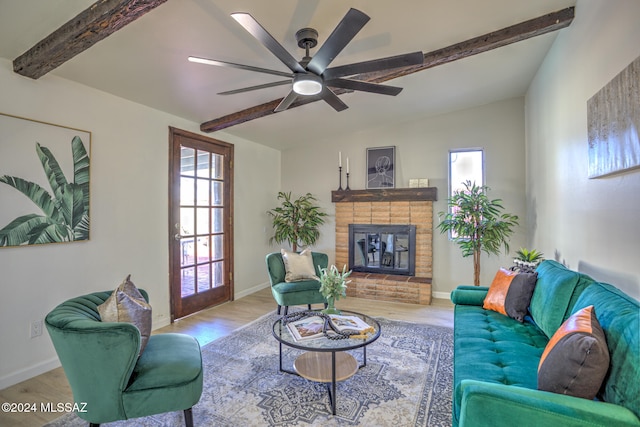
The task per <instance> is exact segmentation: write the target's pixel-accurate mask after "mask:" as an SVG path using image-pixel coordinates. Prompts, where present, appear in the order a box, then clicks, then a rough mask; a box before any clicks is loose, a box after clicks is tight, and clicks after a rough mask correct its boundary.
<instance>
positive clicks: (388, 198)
mask: <svg viewBox="0 0 640 427" xmlns="http://www.w3.org/2000/svg"><path fill="white" fill-rule="evenodd" d="M419 200H422V201H429V202H435V201H436V200H438V188H437V187H421V188H384V189H376V190H349V191H345V190H341V191H332V192H331V201H332V202H333V203H340V202H403V201H419Z"/></svg>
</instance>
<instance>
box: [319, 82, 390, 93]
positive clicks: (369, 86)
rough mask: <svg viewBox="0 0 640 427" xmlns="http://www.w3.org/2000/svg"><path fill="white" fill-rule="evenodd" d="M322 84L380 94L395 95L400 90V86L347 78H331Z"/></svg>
mask: <svg viewBox="0 0 640 427" xmlns="http://www.w3.org/2000/svg"><path fill="white" fill-rule="evenodd" d="M324 84H326V85H327V86H331V87H339V88H341V89H350V90H359V91H363V92H371V93H378V94H380V95H391V96H396V95H397V94H399V93H400V92H402V88H401V87H397V86H387V85H379V84H376V83H368V82H363V81H360V80H349V79H333V80H325V82H324Z"/></svg>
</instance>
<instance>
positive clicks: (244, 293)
mask: <svg viewBox="0 0 640 427" xmlns="http://www.w3.org/2000/svg"><path fill="white" fill-rule="evenodd" d="M269 286H271V283H269V282H264V283H260V284H258V285H255V286H252V287H251V288H249V289H245V290H244V291H241V292H236V293H235V294H234V296H233V298H234V299H240V298H242V297H246V296H247V295H251V294H252V293H254V292H258V291H260V290H262V289H264V288H268V287H269ZM274 303H275V301H274Z"/></svg>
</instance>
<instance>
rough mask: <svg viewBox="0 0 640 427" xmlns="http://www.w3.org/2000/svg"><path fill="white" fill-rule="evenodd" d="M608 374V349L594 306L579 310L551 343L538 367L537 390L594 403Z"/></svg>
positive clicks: (564, 324) (559, 330)
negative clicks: (588, 400)
mask: <svg viewBox="0 0 640 427" xmlns="http://www.w3.org/2000/svg"><path fill="white" fill-rule="evenodd" d="M608 370H609V349H608V348H607V341H606V338H605V335H604V331H603V330H602V327H601V326H600V322H598V319H597V318H596V313H595V310H594V308H593V306H592V305H590V306H588V307H585V308H583V309H581V310H578V311H577V312H576V313H574V314H573V315H572V316H571V317H569V318H568V319H567V320H566V321H565V322H564V323H563V324H562V326H560V328H558V330H557V331H556V333H555V334H553V336H552V337H551V340H549V343H548V344H547V347H546V348H545V349H544V352H543V353H542V358H541V359H540V364H539V365H538V390H544V391H551V392H553V393H560V394H567V395H569V396H575V397H582V398H585V399H593V398H594V397H596V395H597V394H598V391H599V390H600V387H601V386H602V381H603V380H604V377H605V375H606V374H607V371H608Z"/></svg>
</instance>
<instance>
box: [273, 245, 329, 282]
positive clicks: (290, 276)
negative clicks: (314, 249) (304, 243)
mask: <svg viewBox="0 0 640 427" xmlns="http://www.w3.org/2000/svg"><path fill="white" fill-rule="evenodd" d="M280 253H281V254H282V260H283V261H284V268H285V270H286V275H285V276H284V281H285V282H299V281H301V280H320V279H319V278H318V276H316V269H315V267H314V266H313V258H312V256H311V250H310V249H305V250H303V251H302V252H300V253H299V254H298V253H295V252H288V251H285V250H284V249H281V250H280Z"/></svg>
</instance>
